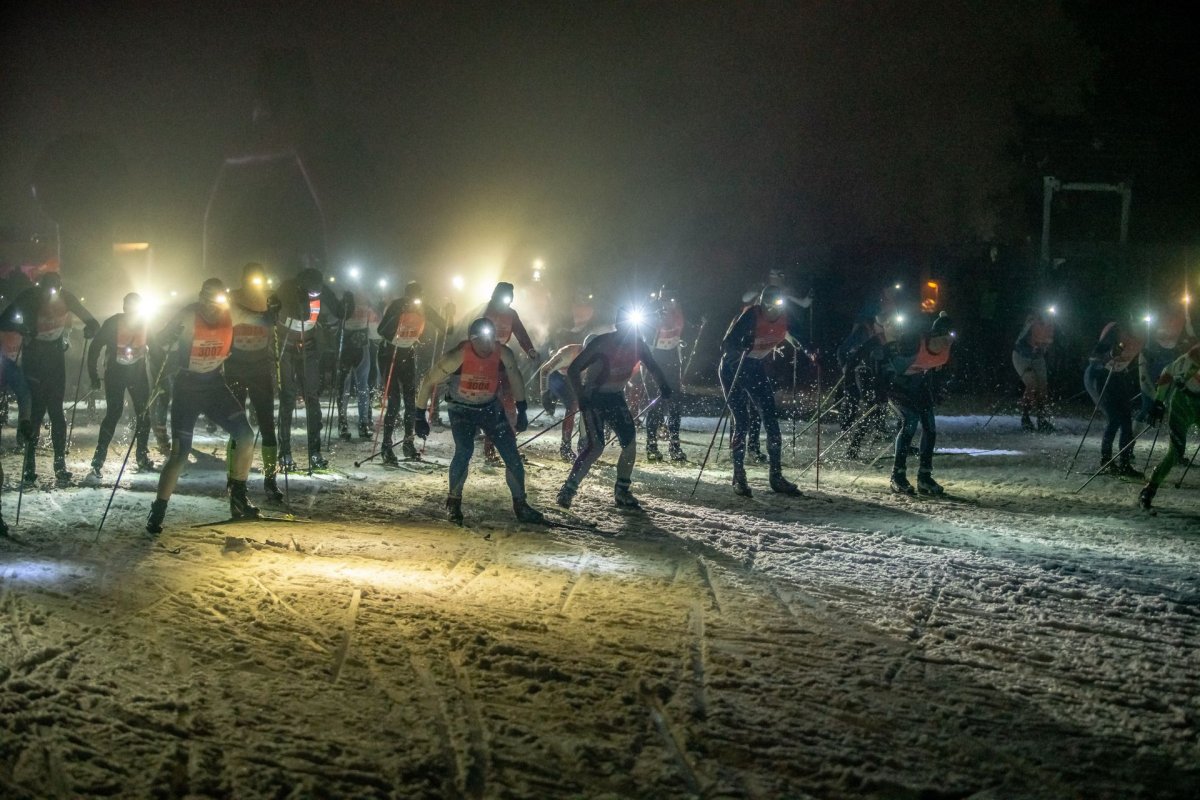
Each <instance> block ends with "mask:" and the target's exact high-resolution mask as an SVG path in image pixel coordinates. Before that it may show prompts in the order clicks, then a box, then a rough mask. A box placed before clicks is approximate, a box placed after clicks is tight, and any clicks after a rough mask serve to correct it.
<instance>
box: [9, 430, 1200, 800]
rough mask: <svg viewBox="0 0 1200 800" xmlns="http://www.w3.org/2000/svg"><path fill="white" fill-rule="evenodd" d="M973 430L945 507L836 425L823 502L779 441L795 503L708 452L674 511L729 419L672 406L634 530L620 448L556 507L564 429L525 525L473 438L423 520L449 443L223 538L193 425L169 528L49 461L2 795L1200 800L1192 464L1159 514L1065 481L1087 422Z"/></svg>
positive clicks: (947, 476) (548, 440) (15, 608)
mask: <svg viewBox="0 0 1200 800" xmlns="http://www.w3.org/2000/svg"><path fill="white" fill-rule="evenodd" d="M560 414H561V412H560ZM985 421H987V418H986V417H957V418H956V417H942V418H939V424H940V426H941V430H940V438H939V443H938V444H939V452H938V454H937V457H936V462H935V475H936V477H937V478H938V479H939V480H940V481H941V482H942V483H943V484H944V485H945V486H946V488H947V492H948V495H947V496H946V497H945V498H942V499H922V498H913V499H910V498H902V497H897V496H895V495H892V494H891V493H890V492H889V490H888V487H887V477H888V474H889V472H890V455H884V456H883V457H881V458H880V459H879V460H878V461H877V462H876V463H875V464H873V465H869V464H868V462H869V461H870V460H871V459H872V458H873V457H874V456H875V454H876V453H878V452H880V451H881V450H883V449H884V448H886V447H888V444H887V443H886V442H883V441H879V440H876V439H870V438H869V439H868V442H867V445H866V446H865V447H864V453H865V456H866V457H865V458H863V459H862V460H858V461H847V460H845V458H844V447H843V446H842V442H834V441H833V440H834V438H835V437H836V436H837V435H838V430H837V427H836V426H835V425H826V426H823V430H822V432H821V437H822V442H821V447H822V448H826V447H830V444H831V443H832V447H830V449H829V453H828V456H827V457H826V459H825V460H823V462H822V464H821V466H820V470H819V474H820V482H819V486H818V484H817V480H816V479H817V469H816V467H815V466H814V467H812V468H810V469H808V470H807V471H804V472H803V474H801V471H802V470H803V469H804V467H806V466H807V465H808V464H809V462H810V461H812V459H813V458H814V455H815V447H816V442H815V430H809V431H807V432H805V433H804V434H803V436H800V437H798V439H797V440H796V443H795V448H794V449H793V443H792V439H791V431H790V429H789V425H788V424H786V423H785V431H784V432H785V450H784V455H785V467H786V473H787V474H788V475H789V476H790V477H792V478H793V479H795V480H797V481H798V482H799V483H800V485H801V488H802V490H803V496H802V497H799V498H785V497H782V496H779V495H775V494H773V493H772V492H771V491H770V489H769V488H768V486H767V481H766V470H765V468H763V467H754V468H752V469H751V485H752V487H753V489H754V497H753V498H749V499H746V498H739V497H736V496H735V495H734V494H733V493H732V491H731V489H730V487H729V478H730V469H731V468H730V465H729V462H728V449H727V443H724V442H722V443H721V445H720V448H721V452H720V456H719V457H716V453H717V449H718V448H717V447H714V448H713V453H714V458H712V459H710V460H709V464H708V467H707V468H706V470H705V472H704V474H703V477H702V478H701V479H700V482H699V485H698V487H697V488H696V489H695V492H694V494H693V486H695V485H696V477H697V472H698V465H699V462H700V461H701V460H702V459H703V457H704V453H705V450H706V448H707V447H708V445H709V442H710V440H711V438H712V436H713V432H714V431H715V430H716V429H717V427H716V424H715V423H716V420H713V419H687V420H685V434H684V436H685V449H686V451H687V453H688V455H689V457H690V458H691V460H692V463H691V464H688V465H683V466H681V465H672V464H669V463H667V464H647V463H645V462H644V461H643V462H641V463H639V465H638V467H637V470H636V472H635V475H634V490H635V492H636V493H637V494H638V495H639V497H640V498H641V500H642V502H643V504H644V506H645V510H644V512H642V513H637V512H626V511H620V510H618V509H616V508H614V507H613V504H612V483H613V475H614V471H613V466H612V462H613V459H614V458H615V455H616V454H615V451H610V452H609V453H608V454H607V455H606V457H605V458H603V459H602V460H601V462H600V463H599V464H597V466H596V468H595V469H594V470H593V473H592V475H591V476H590V477H589V478H588V480H587V481H586V482H585V484H584V486H583V489H582V490H581V492H580V494H579V496H578V497H577V499H576V503H575V506H574V507H573V508H572V509H571V510H570V512H564V511H562V510H559V509H557V507H556V506H554V504H553V499H554V495H555V493H556V491H557V489H558V486H559V485H560V484H561V482H562V480H563V478H564V477H565V476H566V472H567V465H566V464H564V463H562V462H561V461H559V460H558V457H557V449H558V443H559V434H558V431H557V430H552V431H550V432H548V433H547V434H546V435H544V436H542V437H540V438H539V439H538V440H536V441H535V442H533V443H532V444H531V445H530V446H529V447H528V448H527V452H528V454H529V457H530V460H531V463H530V464H529V466H528V483H529V497H530V501H531V502H532V503H533V504H534V505H535V506H537V507H538V508H541V509H543V510H545V511H546V512H547V514H548V515H549V516H550V517H552V518H553V519H554V520H556V521H557V522H559V523H561V526H558V527H552V528H548V529H547V528H542V527H536V526H529V525H519V524H517V523H516V522H515V520H514V518H513V516H512V513H511V510H510V503H509V499H508V493H507V490H506V488H505V484H504V476H503V471H502V470H498V469H494V468H489V467H485V466H483V463H482V460H481V453H480V452H479V451H481V450H482V448H479V449H478V451H477V455H476V459H475V461H474V462H473V463H472V473H471V477H470V479H469V481H468V483H467V488H466V493H465V497H464V510H465V512H466V516H467V527H464V528H458V527H455V526H452V525H450V524H449V523H447V522H445V521H444V515H443V511H442V504H443V501H444V498H445V493H446V474H445V469H444V464H445V463H446V459H448V457H449V456H450V454H451V448H452V445H451V442H450V437H449V433H448V432H447V431H445V430H441V429H435V432H434V435H433V436H432V437H431V438H430V440H429V441H428V444H427V448H426V450H425V456H426V458H427V459H428V460H429V463H428V464H416V463H411V464H406V465H405V468H403V469H393V470H388V469H384V468H382V467H380V466H379V465H378V462H377V461H370V462H367V463H364V464H363V465H362V466H361V467H356V466H355V465H354V462H355V461H356V460H361V459H363V458H365V457H366V456H368V455H369V454H370V452H371V442H370V441H358V440H355V441H353V442H338V441H337V439H336V437H335V439H334V443H333V446H332V448H331V449H332V461H333V463H334V464H335V466H336V467H338V469H339V470H341V471H340V472H335V473H333V474H330V475H322V476H319V477H309V476H305V475H295V474H294V475H292V476H290V477H289V479H288V486H287V489H288V494H289V498H290V509H291V511H292V512H294V513H295V515H296V517H297V519H298V520H299V521H296V522H278V521H275V522H254V523H244V522H243V523H225V522H221V521H222V520H224V519H225V518H226V517H227V516H228V508H227V505H226V503H225V501H224V486H225V478H224V462H223V458H224V445H223V440H222V439H220V438H218V437H216V436H205V435H204V433H203V429H202V428H201V430H200V431H198V434H200V435H198V437H197V443H196V451H195V454H194V459H195V460H194V463H193V464H192V465H191V467H190V468H189V469H188V470H187V472H186V473H185V475H184V476H183V478H182V479H181V481H180V484H179V489H178V492H177V494H176V496H175V497H174V498H173V499H172V501H171V504H170V508H169V510H168V514H167V520H166V531H165V532H164V533H163V534H161V535H160V536H158V537H157V538H153V537H149V536H147V535H146V534H145V533H144V532H143V526H144V523H145V517H146V513H147V510H148V507H149V504H150V500H151V499H152V492H153V488H154V485H155V481H156V476H155V475H153V474H146V473H141V474H138V473H136V472H134V471H132V469H131V470H130V471H127V472H126V474H125V476H124V477H123V478H122V481H121V486H120V488H119V489H118V490H117V492H116V494H115V499H114V500H113V503H112V509H111V511H110V513H109V516H108V518H107V521H106V522H105V526H104V529H103V531H102V532H100V533H99V534H97V525H98V523H99V522H100V518H101V515H102V513H103V512H104V508H105V504H106V503H107V501H108V499H109V493H110V491H111V487H112V482H113V481H114V479H115V478H116V475H117V470H118V468H119V466H120V458H121V456H122V455H124V445H123V443H122V442H121V441H117V442H115V443H114V446H113V448H112V453H111V455H110V459H109V463H108V464H107V466H106V467H105V470H104V481H103V482H102V483H101V485H100V486H97V487H88V486H83V485H80V483H81V482H79V481H78V480H77V481H76V485H73V486H70V487H65V488H56V489H51V488H50V487H49V478H48V477H47V478H44V483H45V484H46V485H44V486H41V487H38V488H35V489H31V490H27V491H26V492H25V493H24V496H23V497H21V498H20V500H19V502H20V503H21V516H20V525H19V526H14V527H13V529H12V538H8V539H0V619H2V621H3V623H2V627H0V794H2V795H3V796H5V797H8V798H24V797H38V798H41V797H56V798H57V797H61V798H69V797H71V798H73V797H94V796H121V797H126V796H128V797H138V796H154V797H180V798H182V797H238V798H258V797H264V798H265V797H270V798H281V797H297V798H299V797H339V798H340V797H380V798H384V797H416V798H421V797H430V798H434V797H470V798H548V797H609V798H617V797H645V798H670V797H692V796H703V797H713V798H721V797H729V798H733V797H749V798H783V797H790V798H808V797H813V798H849V797H877V798H968V797H971V798H997V799H998V798H1027V797H1028V798H1075V797H1079V798H1161V797H1166V798H1173V797H1179V798H1185V797H1186V798H1193V797H1197V796H1200V743H1198V741H1197V723H1198V720H1200V691H1198V689H1200V659H1198V656H1197V653H1198V649H1197V648H1198V643H1200V516H1198V515H1197V513H1196V508H1197V502H1196V501H1197V495H1198V491H1200V489H1198V487H1200V470H1196V471H1193V472H1192V473H1189V474H1188V475H1187V477H1186V478H1185V479H1184V481H1183V485H1182V488H1180V489H1176V488H1175V482H1176V481H1177V480H1178V479H1179V478H1180V476H1181V475H1182V468H1180V469H1177V470H1176V472H1175V473H1174V474H1173V475H1171V476H1170V478H1169V480H1168V483H1167V484H1166V485H1165V486H1164V488H1163V489H1162V490H1161V491H1160V493H1159V495H1158V498H1157V500H1156V505H1158V506H1159V507H1160V509H1161V510H1160V511H1159V513H1158V514H1157V515H1156V516H1150V515H1148V514H1146V513H1145V512H1141V511H1139V510H1137V509H1136V506H1135V498H1136V495H1137V491H1138V488H1139V486H1140V484H1139V483H1134V482H1123V481H1120V480H1117V479H1115V478H1110V477H1101V478H1097V479H1096V480H1094V481H1092V483H1091V484H1089V485H1088V486H1087V488H1085V489H1082V490H1081V491H1076V490H1077V489H1079V487H1080V486H1081V485H1082V484H1083V483H1084V481H1086V480H1087V477H1088V473H1090V472H1091V471H1092V470H1093V469H1095V468H1097V467H1098V466H1099V456H1098V445H1097V442H1096V432H1095V431H1093V433H1092V436H1091V438H1090V439H1089V441H1088V442H1087V443H1086V444H1085V445H1084V447H1083V450H1082V452H1081V454H1080V456H1079V459H1078V461H1077V463H1076V465H1075V468H1074V470H1073V471H1072V473H1071V474H1067V465H1068V463H1069V462H1070V461H1071V459H1072V456H1073V454H1074V452H1075V450H1076V447H1077V446H1078V444H1079V438H1080V435H1081V433H1082V431H1083V427H1084V424H1085V422H1086V420H1065V421H1063V422H1062V423H1060V425H1061V427H1060V432H1059V433H1057V434H1053V435H1033V434H1025V433H1022V432H1021V431H1020V429H1019V426H1018V425H1017V422H1016V420H1015V419H1014V418H1011V417H997V418H995V419H993V420H991V421H989V422H988V424H987V425H986V427H985V424H984V423H985ZM84 422H86V420H84ZM539 422H540V420H539ZM535 432H536V430H535V431H531V432H530V433H527V434H523V435H522V436H521V437H519V438H521V439H522V440H523V439H525V438H526V437H528V436H530V435H532V434H533V433H535ZM126 435H127V434H126ZM89 436H90V437H91V442H94V437H95V427H94V425H88V426H84V427H83V428H82V429H79V428H77V430H76V440H77V441H76V444H75V448H74V451H73V452H72V454H71V458H70V460H69V461H70V466H71V467H72V469H73V470H75V472H76V475H77V477H78V476H81V475H82V474H83V472H84V471H85V470H86V465H87V461H88V460H89V459H90V455H91V450H90V446H89V440H88V437H89ZM1151 437H1152V434H1149V435H1147V436H1144V437H1143V438H1142V440H1140V441H1139V442H1138V445H1137V455H1136V456H1135V461H1136V463H1137V465H1138V466H1139V467H1141V465H1142V464H1144V463H1145V461H1146V455H1147V452H1148V450H1149V441H1150V439H1151ZM118 439H120V437H118ZM296 440H297V443H301V442H302V441H303V436H302V435H297V437H296ZM8 441H9V442H11V433H10V434H9V440H8ZM1163 446H1164V443H1163V442H1161V441H1160V442H1158V444H1157V450H1156V453H1155V455H1154V458H1153V461H1157V460H1158V458H1159V456H1160V455H1161V453H1162V452H1163ZM868 451H869V452H868ZM296 455H297V460H298V461H299V460H301V458H300V456H301V455H302V453H297V454H296ZM1189 455H1190V453H1189ZM17 460H18V457H17V456H15V455H12V454H9V455H7V456H6V457H5V465H6V467H7V468H8V478H9V480H8V485H7V486H6V487H5V492H4V497H3V511H4V517H5V519H6V520H7V521H8V522H9V524H10V525H13V523H14V522H15V519H16V509H17V504H18V492H17V489H16V484H15V481H14V479H15V473H16V471H17ZM915 461H916V459H915V457H913V459H912V463H911V466H910V475H915V472H916V468H915V466H916V465H915ZM39 465H40V467H41V470H42V472H43V474H45V475H48V474H49V469H48V467H49V457H48V455H45V454H43V455H42V456H41V458H40V460H39ZM259 478H260V476H259V475H257V474H255V475H252V477H251V495H252V498H253V499H256V500H257V501H259V502H260V503H261V498H262V494H261V481H260V480H259ZM281 483H282V481H281ZM264 509H266V510H271V511H273V512H274V513H276V514H282V513H283V512H284V511H286V509H283V508H273V509H269V508H268V507H267V506H266V505H265V504H264ZM202 523H213V524H210V525H206V526H203V527H197V525H200V524H202Z"/></svg>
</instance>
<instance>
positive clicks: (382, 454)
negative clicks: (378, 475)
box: [379, 442, 400, 467]
mask: <svg viewBox="0 0 1200 800" xmlns="http://www.w3.org/2000/svg"><path fill="white" fill-rule="evenodd" d="M379 463H380V464H383V465H384V466H385V467H398V466H400V459H398V458H396V451H395V450H393V449H392V444H391V442H384V443H383V445H382V446H381V447H380V448H379Z"/></svg>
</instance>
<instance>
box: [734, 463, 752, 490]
mask: <svg viewBox="0 0 1200 800" xmlns="http://www.w3.org/2000/svg"><path fill="white" fill-rule="evenodd" d="M733 493H734V494H736V495H738V496H739V497H753V496H754V492H752V491H750V484H749V483H747V482H746V470H745V469H734V471H733Z"/></svg>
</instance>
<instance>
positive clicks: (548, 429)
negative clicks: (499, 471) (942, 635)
mask: <svg viewBox="0 0 1200 800" xmlns="http://www.w3.org/2000/svg"><path fill="white" fill-rule="evenodd" d="M578 413H579V412H578V411H572V412H570V413H568V414H567V415H566V416H564V417H563V418H562V419H560V420H559V421H558V422H555V423H554V424H553V425H547V426H546V427H545V428H542V429H541V430H540V431H538V432H537V433H535V434H534V435H533V436H530V437H529V438H528V439H526V440H525V441H523V442H521V443H520V444H519V445H517V449H518V450H520V449H521V448H522V447H524V446H525V445H527V444H529V443H530V442H532V441H533V440H534V439H537V438H538V437H539V436H542V435H543V434H547V433H549V432H550V431H552V430H554V429H555V428H557V427H558V426H559V425H562V424H563V423H564V422H566V421H567V420H569V419H570V418H571V417H573V416H575V415H576V414H578ZM540 416H541V414H538V417H540ZM534 419H537V417H534Z"/></svg>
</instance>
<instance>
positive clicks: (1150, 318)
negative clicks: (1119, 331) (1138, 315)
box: [1142, 312, 1154, 325]
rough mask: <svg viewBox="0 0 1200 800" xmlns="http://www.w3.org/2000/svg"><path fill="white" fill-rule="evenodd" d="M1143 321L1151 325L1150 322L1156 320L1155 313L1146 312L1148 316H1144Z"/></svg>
mask: <svg viewBox="0 0 1200 800" xmlns="http://www.w3.org/2000/svg"><path fill="white" fill-rule="evenodd" d="M1142 322H1144V323H1146V324H1147V325H1149V324H1150V323H1152V322H1154V315H1153V314H1151V313H1149V312H1146V316H1144V317H1142Z"/></svg>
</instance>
